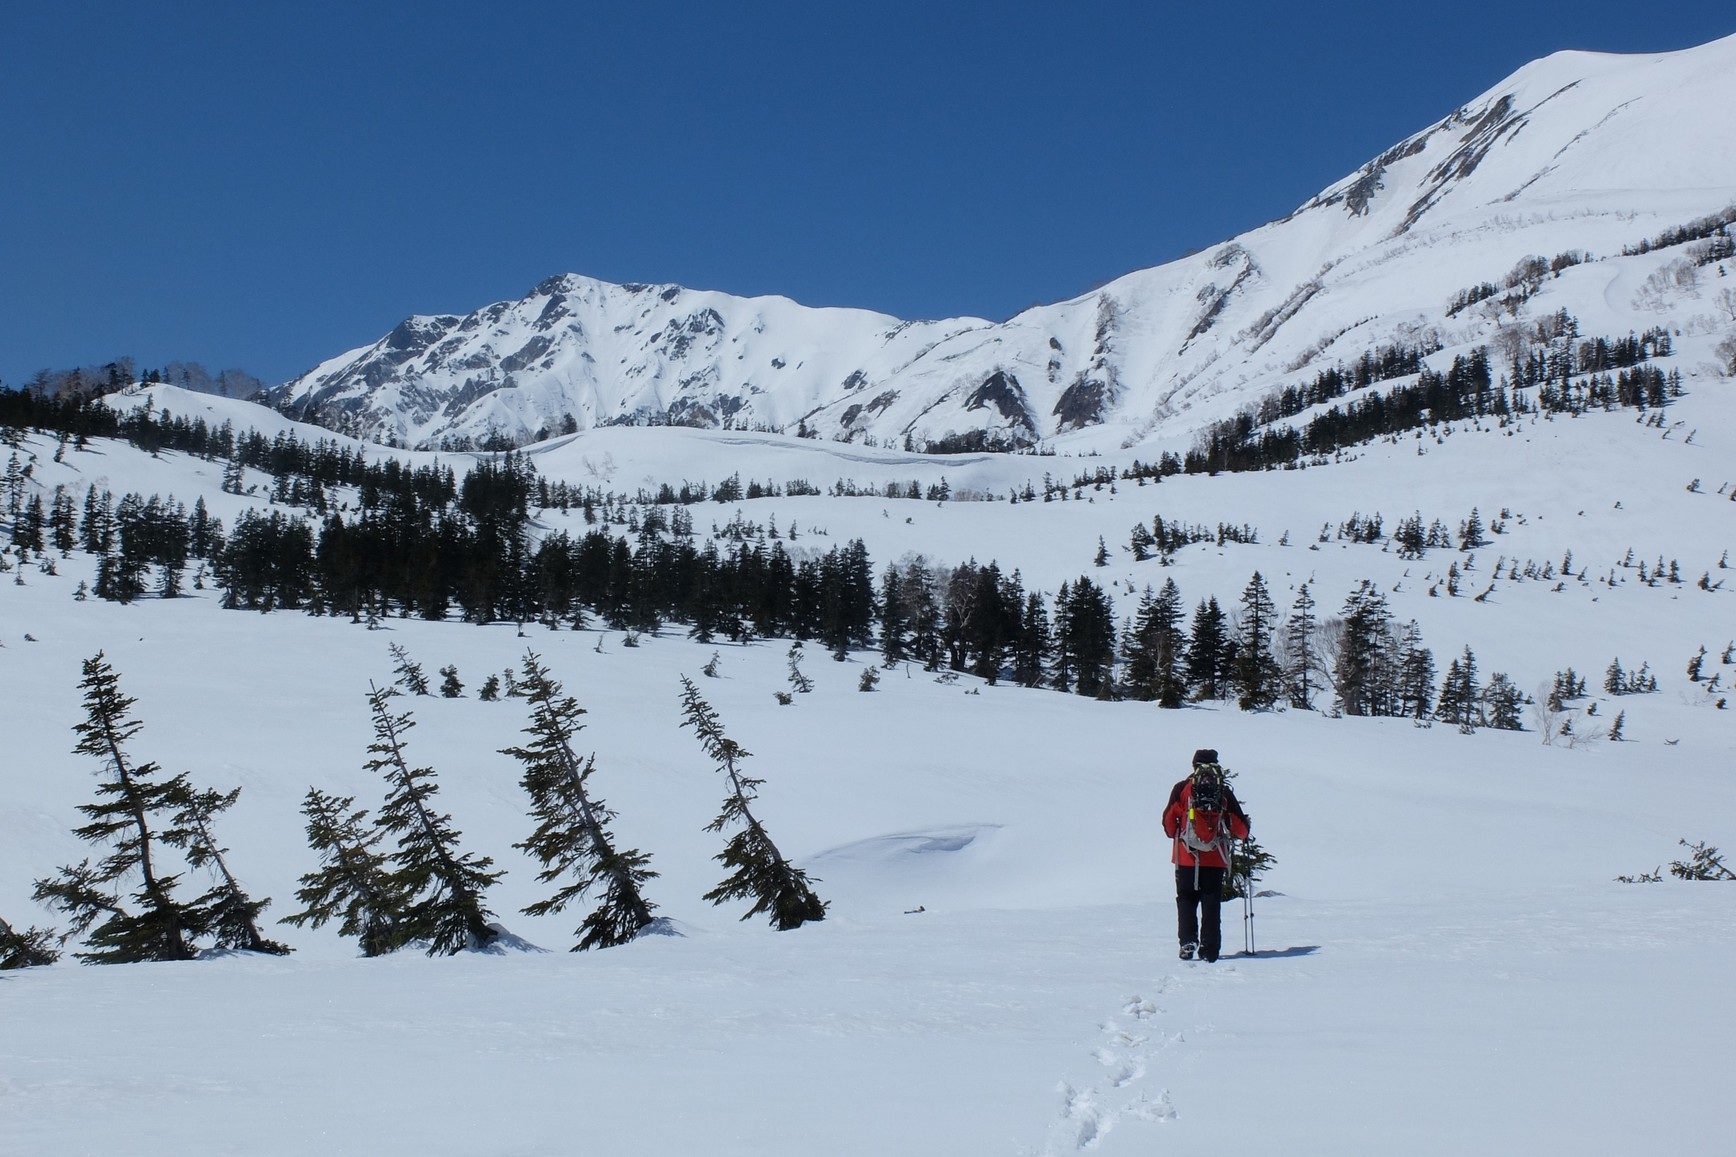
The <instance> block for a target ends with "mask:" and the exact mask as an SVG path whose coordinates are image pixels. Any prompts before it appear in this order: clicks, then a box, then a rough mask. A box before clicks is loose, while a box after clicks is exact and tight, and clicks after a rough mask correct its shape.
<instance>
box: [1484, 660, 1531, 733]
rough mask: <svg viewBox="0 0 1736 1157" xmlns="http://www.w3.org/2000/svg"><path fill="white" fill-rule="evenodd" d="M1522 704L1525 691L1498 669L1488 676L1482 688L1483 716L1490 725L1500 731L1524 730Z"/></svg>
mask: <svg viewBox="0 0 1736 1157" xmlns="http://www.w3.org/2000/svg"><path fill="white" fill-rule="evenodd" d="M1524 706H1525V693H1524V692H1523V691H1521V690H1519V688H1518V687H1517V686H1515V685H1514V683H1513V680H1511V679H1509V678H1508V677H1507V676H1506V675H1505V674H1503V673H1501V672H1499V671H1497V672H1496V673H1495V674H1494V675H1492V676H1490V677H1489V685H1488V686H1487V687H1485V688H1484V689H1483V717H1484V718H1485V719H1487V720H1488V721H1489V726H1490V727H1493V728H1496V729H1497V730H1500V731H1523V730H1525V725H1524V719H1523V709H1524Z"/></svg>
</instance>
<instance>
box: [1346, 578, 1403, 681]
mask: <svg viewBox="0 0 1736 1157" xmlns="http://www.w3.org/2000/svg"><path fill="white" fill-rule="evenodd" d="M1342 618H1343V622H1344V633H1343V636H1342V637H1341V638H1340V639H1339V645H1338V654H1337V656H1336V658H1335V659H1334V662H1333V678H1334V682H1335V683H1336V686H1337V690H1338V701H1339V706H1340V708H1341V709H1342V710H1343V712H1344V714H1346V715H1389V714H1391V711H1390V710H1387V709H1386V705H1387V699H1388V695H1389V692H1390V690H1391V688H1390V686H1389V685H1388V683H1387V679H1386V675H1387V674H1388V669H1389V667H1390V666H1391V664H1390V658H1391V656H1390V648H1391V641H1392V639H1391V629H1390V628H1391V622H1392V613H1391V611H1389V610H1388V609H1387V602H1386V596H1385V595H1383V594H1381V593H1380V591H1379V589H1378V588H1376V587H1375V585H1374V584H1373V583H1371V582H1369V581H1368V580H1367V579H1364V580H1362V583H1361V584H1360V585H1359V586H1358V587H1357V589H1356V590H1354V591H1352V592H1351V593H1350V596H1349V597H1348V598H1347V599H1346V600H1345V603H1344V610H1343V612H1342Z"/></svg>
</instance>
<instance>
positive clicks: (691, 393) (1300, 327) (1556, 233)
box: [269, 37, 1736, 449]
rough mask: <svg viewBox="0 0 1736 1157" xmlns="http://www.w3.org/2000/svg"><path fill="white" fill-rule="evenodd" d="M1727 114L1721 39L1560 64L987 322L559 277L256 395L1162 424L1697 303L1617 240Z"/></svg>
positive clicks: (944, 434)
mask: <svg viewBox="0 0 1736 1157" xmlns="http://www.w3.org/2000/svg"><path fill="white" fill-rule="evenodd" d="M1731 107H1736V37H1731V38H1726V39H1723V40H1719V41H1716V42H1713V43H1711V44H1707V45H1703V46H1701V47H1698V48H1694V49H1689V50H1686V51H1682V52H1675V53H1665V54H1656V55H1646V56H1614V55H1603V54H1594V53H1584V52H1562V53H1557V54H1555V55H1552V56H1550V57H1547V58H1545V59H1543V60H1539V61H1536V62H1534V63H1532V64H1530V65H1527V66H1526V67H1524V68H1522V69H1520V70H1519V71H1518V72H1516V73H1515V74H1514V75H1513V76H1511V77H1509V78H1508V79H1507V80H1505V81H1503V82H1501V83H1500V84H1498V85H1496V86H1495V87H1493V88H1491V89H1490V90H1489V91H1488V92H1486V93H1484V94H1482V95H1481V96H1479V97H1478V98H1476V99H1475V100H1473V101H1471V102H1470V103H1468V104H1466V105H1465V106H1464V107H1462V108H1460V109H1458V110H1456V111H1455V112H1453V113H1452V114H1451V115H1449V116H1447V117H1446V118H1444V119H1442V120H1441V121H1439V122H1437V123H1436V124H1434V125H1432V126H1430V127H1428V128H1427V129H1425V130H1423V131H1422V132H1419V133H1417V134H1416V135H1414V136H1412V137H1410V138H1409V139H1407V140H1405V141H1403V142H1400V143H1399V144H1397V145H1395V146H1394V147H1393V148H1391V149H1388V150H1387V151H1385V152H1384V153H1382V154H1381V155H1380V156H1379V157H1377V158H1375V159H1373V160H1371V161H1370V162H1369V163H1368V164H1366V165H1364V166H1363V167H1362V168H1360V169H1359V170H1357V171H1356V172H1355V173H1352V174H1349V175H1348V176H1346V177H1345V178H1344V179H1342V180H1341V181H1339V182H1337V183H1335V184H1333V185H1332V186H1330V187H1329V188H1327V189H1325V190H1324V191H1322V192H1321V193H1320V194H1319V195H1317V196H1316V197H1314V198H1312V199H1311V200H1309V201H1308V202H1307V203H1306V204H1304V205H1302V206H1301V207H1300V208H1298V209H1297V210H1296V211H1295V212H1293V213H1292V214H1290V215H1289V216H1288V217H1286V218H1284V219H1282V220H1279V221H1274V222H1271V223H1269V224H1267V225H1264V226H1261V227H1259V228H1257V229H1254V230H1252V231H1250V232H1248V233H1245V234H1242V235H1240V236H1238V237H1236V238H1233V239H1231V240H1229V241H1226V242H1224V243H1223V244H1221V245H1217V246H1213V247H1211V248H1209V249H1207V250H1205V251H1203V252H1201V253H1199V254H1196V255H1193V256H1190V257H1187V258H1184V259H1182V260H1179V261H1174V262H1171V263H1169V264H1166V265H1161V266H1157V267H1155V268H1151V269H1146V270H1141V271H1139V272H1136V273H1132V274H1129V275H1127V276H1125V277H1122V278H1119V279H1117V280H1115V281H1112V282H1110V283H1108V284H1106V285H1105V286H1103V287H1102V288H1101V289H1098V290H1096V291H1094V292H1092V293H1089V294H1086V295H1084V296H1081V297H1078V298H1075V299H1073V300H1070V301H1065V302H1061V303H1058V304H1055V305H1048V306H1041V307H1037V308H1033V309H1030V310H1027V311H1025V312H1024V313H1021V314H1019V315H1018V316H1016V317H1014V318H1012V319H1010V320H1008V321H1005V322H1001V323H994V322H990V321H987V320H983V319H977V318H953V319H948V320H942V321H900V320H898V319H895V318H892V317H889V316H886V315H884V314H878V313H872V312H868V311H863V310H851V309H811V308H807V307H804V306H801V305H799V304H797V303H795V302H792V301H790V300H788V299H786V298H782V297H760V298H739V297H734V296H731V295H729V294H725V293H717V292H708V291H700V290H693V289H687V288H683V287H681V286H675V285H640V284H635V285H613V284H610V283H607V282H602V281H597V280H594V279H591V278H586V277H581V276H578V275H573V274H569V275H566V276H561V277H553V278H550V279H548V280H547V281H544V282H543V283H542V284H540V285H538V286H537V287H536V288H535V289H533V290H532V291H531V292H530V293H529V294H527V295H526V296H525V297H524V298H522V299H520V300H518V301H508V302H497V303H495V304H493V305H490V306H487V307H485V308H483V309H480V310H477V311H475V312H473V313H471V314H468V315H466V316H462V317H460V316H457V315H450V314H447V315H437V316H417V317H411V318H408V319H406V320H405V321H404V322H403V323H402V324H401V325H399V326H398V327H397V328H396V329H394V330H393V331H392V332H391V333H389V334H387V335H386V336H384V337H382V338H381V339H380V340H379V341H377V342H375V343H374V344H372V345H371V346H367V347H363V348H360V349H356V350H351V351H348V352H346V353H343V354H340V355H338V356H337V357H334V358H331V359H329V360H327V361H326V362H323V363H321V364H320V365H318V366H316V367H315V368H314V369H312V370H310V371H309V372H308V373H306V374H304V375H302V376H301V377H299V378H297V379H295V380H293V381H291V382H287V383H284V384H283V385H281V386H277V387H274V388H273V389H272V390H271V391H269V399H270V401H271V402H272V403H273V404H274V405H277V406H279V407H280V408H282V409H284V410H285V411H286V412H290V413H293V414H295V415H297V416H299V417H303V418H306V419H308V420H312V421H315V422H318V423H320V424H322V425H325V426H328V427H330V428H334V429H339V430H343V431H346V432H349V433H353V434H356V435H358V436H360V437H363V438H367V439H370V440H378V441H387V442H391V443H395V444H398V445H404V446H416V447H423V448H438V447H441V446H443V445H444V446H448V447H452V448H463V447H468V446H477V445H484V444H490V443H491V441H492V443H493V444H499V443H501V442H507V443H512V444H522V443H524V442H527V441H532V440H536V439H538V438H540V437H546V436H549V435H556V434H560V433H563V432H569V431H573V430H582V429H588V428H592V427H595V426H599V425H605V424H611V423H622V422H627V423H632V422H640V423H643V422H675V423H681V424H692V425H700V426H713V427H734V428H741V429H756V428H757V429H775V430H782V431H785V432H789V433H798V432H801V433H812V434H816V435H819V436H822V437H828V438H838V439H847V440H853V441H860V442H869V441H872V442H873V443H877V444H881V445H887V446H911V447H915V448H923V447H929V448H960V447H963V446H971V447H982V446H988V447H1003V448H1004V447H1013V446H1028V445H1033V444H1038V443H1044V444H1049V445H1060V446H1063V447H1071V448H1077V449H1107V448H1111V447H1115V446H1126V445H1133V444H1138V443H1141V442H1145V441H1147V440H1150V439H1157V438H1164V439H1173V438H1178V437H1180V438H1185V437H1186V436H1188V435H1189V434H1191V433H1192V432H1194V431H1196V430H1198V429H1199V428H1200V427H1201V426H1203V425H1205V424H1207V423H1209V422H1210V421H1212V420H1215V419H1218V418H1222V417H1224V416H1226V415H1228V414H1229V413H1231V412H1233V411H1234V410H1235V409H1237V408H1238V407H1240V406H1243V405H1246V404H1247V403H1248V402H1249V401H1250V400H1251V399H1252V398H1253V397H1256V396H1258V395H1260V394H1263V393H1264V392H1266V391H1268V390H1270V389H1271V388H1273V387H1276V386H1279V385H1282V384H1285V383H1286V382H1288V381H1291V380H1295V379H1297V378H1299V377H1306V376H1311V375H1312V374H1313V373H1315V372H1317V371H1318V370H1319V369H1320V368H1323V367H1325V366H1330V365H1332V364H1334V363H1335V362H1336V361H1338V360H1341V359H1343V360H1354V359H1355V358H1356V357H1357V356H1358V355H1359V354H1361V353H1362V352H1363V351H1365V350H1368V349H1371V348H1376V347H1380V346H1383V345H1389V344H1393V343H1402V344H1412V343H1415V342H1416V341H1418V340H1419V338H1420V337H1422V336H1424V335H1426V336H1427V337H1428V338H1430V339H1432V340H1431V343H1430V344H1439V345H1441V346H1443V347H1446V348H1447V349H1449V350H1450V349H1453V348H1457V347H1467V346H1473V345H1477V344H1483V343H1486V342H1488V341H1489V340H1490V339H1491V338H1492V337H1494V336H1495V335H1496V334H1497V332H1498V331H1499V330H1500V329H1501V327H1502V326H1503V324H1508V323H1511V322H1512V321H1513V320H1514V319H1515V318H1516V317H1518V318H1522V317H1524V316H1526V315H1527V314H1528V313H1548V312H1553V311H1555V310H1557V309H1562V308H1565V309H1567V310H1568V311H1569V312H1571V313H1573V314H1574V315H1575V316H1576V317H1579V318H1581V319H1582V320H1583V323H1584V326H1585V330H1586V332H1588V333H1593V332H1594V333H1609V334H1621V333H1625V332H1627V331H1628V330H1630V329H1644V328H1647V327H1648V326H1650V325H1654V324H1658V323H1660V322H1667V321H1671V320H1674V322H1675V323H1676V324H1678V325H1680V324H1685V323H1688V322H1689V321H1690V320H1691V318H1692V317H1693V316H1694V315H1695V313H1696V308H1695V306H1696V302H1697V300H1698V298H1699V297H1701V296H1702V294H1701V292H1700V289H1699V287H1698V285H1696V284H1695V283H1694V275H1693V273H1692V271H1691V270H1690V273H1689V274H1687V275H1685V276H1677V275H1675V274H1674V273H1673V269H1674V268H1675V267H1677V266H1679V265H1680V264H1681V260H1680V259H1681V257H1682V254H1681V252H1680V251H1679V250H1677V249H1675V248H1674V247H1668V248H1665V249H1663V250H1654V251H1652V252H1649V253H1645V254H1640V255H1635V256H1628V257H1623V256H1620V254H1621V252H1622V250H1623V249H1624V248H1640V247H1643V245H1644V243H1645V242H1647V241H1648V240H1649V239H1651V238H1653V237H1655V236H1657V235H1659V234H1660V233H1662V232H1664V231H1666V230H1668V229H1671V228H1673V227H1677V226H1681V225H1683V224H1685V223H1687V222H1689V221H1691V220H1694V219H1696V218H1700V217H1704V216H1707V215H1711V214H1718V213H1721V212H1723V211H1725V210H1727V209H1728V208H1729V207H1730V206H1732V205H1733V204H1736V128H1733V127H1732V125H1731V122H1730V120H1729V118H1728V117H1727V116H1726V115H1724V114H1725V112H1726V110H1728V109H1729V108H1731ZM1564 254H1571V255H1575V256H1589V257H1590V258H1591V259H1592V260H1590V261H1588V262H1586V263H1584V264H1581V265H1577V266H1572V267H1569V268H1565V269H1563V270H1560V271H1559V276H1557V277H1555V278H1553V279H1552V280H1551V282H1550V283H1549V285H1548V286H1547V288H1546V291H1545V292H1544V293H1541V294H1539V295H1537V296H1536V297H1535V298H1534V299H1532V300H1530V301H1526V302H1523V303H1517V302H1510V303H1508V304H1507V305H1506V306H1503V303H1502V302H1501V301H1500V300H1498V299H1492V300H1490V301H1487V302H1483V303H1480V304H1479V305H1478V306H1477V307H1476V308H1472V309H1455V308H1452V306H1453V304H1454V303H1455V301H1458V300H1461V299H1462V297H1463V295H1464V292H1465V291H1466V290H1467V289H1471V288H1474V287H1476V286H1479V285H1481V284H1483V283H1486V282H1487V283H1497V282H1500V281H1501V280H1502V279H1503V278H1504V277H1506V276H1507V275H1509V273H1510V272H1511V271H1513V270H1514V269H1515V267H1516V266H1517V265H1518V264H1519V263H1520V262H1521V261H1523V260H1524V259H1526V258H1533V257H1538V258H1542V259H1544V260H1545V261H1547V260H1549V259H1552V258H1555V257H1557V256H1560V255H1564ZM1648 286H1649V288H1648ZM1707 308H1709V307H1708V306H1707V305H1705V304H1700V305H1698V311H1700V312H1703V311H1705V310H1706V309H1707Z"/></svg>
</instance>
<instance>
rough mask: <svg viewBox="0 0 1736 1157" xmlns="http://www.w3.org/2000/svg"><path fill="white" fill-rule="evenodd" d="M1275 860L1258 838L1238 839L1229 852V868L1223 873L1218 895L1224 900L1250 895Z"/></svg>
mask: <svg viewBox="0 0 1736 1157" xmlns="http://www.w3.org/2000/svg"><path fill="white" fill-rule="evenodd" d="M1277 862H1278V860H1277V857H1275V856H1273V855H1272V853H1270V852H1268V851H1267V850H1266V849H1265V848H1262V847H1261V846H1260V842H1259V841H1258V840H1253V839H1247V840H1238V841H1237V842H1236V846H1235V849H1234V850H1233V851H1232V852H1231V853H1230V870H1229V871H1227V872H1225V873H1224V888H1223V891H1222V893H1220V895H1221V896H1222V898H1223V899H1225V900H1234V899H1236V898H1238V897H1240V896H1244V895H1252V894H1253V889H1254V888H1255V887H1256V886H1257V885H1258V884H1259V882H1260V877H1261V876H1263V875H1265V874H1266V869H1268V868H1270V867H1271V866H1272V865H1273V864H1276V863H1277Z"/></svg>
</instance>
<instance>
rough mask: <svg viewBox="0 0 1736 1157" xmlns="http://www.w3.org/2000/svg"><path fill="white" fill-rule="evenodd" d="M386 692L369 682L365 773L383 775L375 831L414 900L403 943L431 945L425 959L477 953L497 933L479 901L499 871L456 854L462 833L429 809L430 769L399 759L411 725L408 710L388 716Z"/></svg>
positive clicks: (433, 790)
mask: <svg viewBox="0 0 1736 1157" xmlns="http://www.w3.org/2000/svg"><path fill="white" fill-rule="evenodd" d="M391 699H392V692H391V690H389V689H387V688H383V687H376V686H374V685H373V684H372V683H370V684H368V705H369V707H370V708H372V709H373V713H374V742H372V743H370V744H369V745H368V751H369V752H370V753H371V754H372V758H370V759H369V760H368V761H367V767H368V770H369V771H374V772H378V773H379V774H380V775H382V776H384V777H385V779H386V783H387V795H386V802H385V804H384V806H382V807H381V808H380V826H381V827H382V828H384V829H385V830H386V831H388V832H390V833H392V834H393V835H396V836H397V837H398V850H397V851H396V852H394V853H393V854H392V867H393V874H394V875H395V876H396V877H397V879H398V881H399V884H400V887H401V888H402V889H403V891H404V893H405V894H406V895H407V896H409V897H411V899H410V901H409V903H408V905H407V907H406V909H405V918H404V927H405V932H406V938H407V939H411V940H425V941H427V942H428V955H430V956H435V955H438V954H440V953H446V954H448V955H450V954H452V953H455V952H458V951H460V950H461V949H464V948H482V947H485V946H486V945H488V944H489V943H490V942H491V941H493V940H494V938H495V937H496V936H498V935H499V933H498V932H497V931H495V930H494V929H493V928H490V927H489V926H488V918H489V917H490V916H491V915H493V913H491V912H490V911H489V910H488V909H487V907H486V906H485V905H484V902H483V895H484V893H486V892H487V891H488V889H489V887H490V886H491V885H492V884H493V883H494V882H495V881H496V880H498V879H500V877H501V876H502V875H504V873H503V872H490V871H489V870H488V868H489V866H490V865H492V864H493V863H494V861H493V860H492V859H490V858H489V857H487V856H473V855H470V854H469V853H465V852H461V851H459V849H458V837H459V835H460V834H461V833H460V832H459V831H458V830H457V829H456V828H454V827H453V826H452V817H451V816H449V815H443V814H441V813H439V812H436V811H435V810H434V809H433V806H432V801H433V798H434V796H435V795H436V794H437V793H438V792H439V790H440V785H439V784H437V783H435V782H434V769H433V768H429V767H411V766H410V764H409V761H408V760H407V759H406V758H405V755H404V735H405V733H406V732H407V731H408V730H409V729H410V728H411V727H413V726H415V722H414V720H412V719H411V718H410V713H409V712H408V711H405V712H403V713H402V714H393V712H392V709H391Z"/></svg>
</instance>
